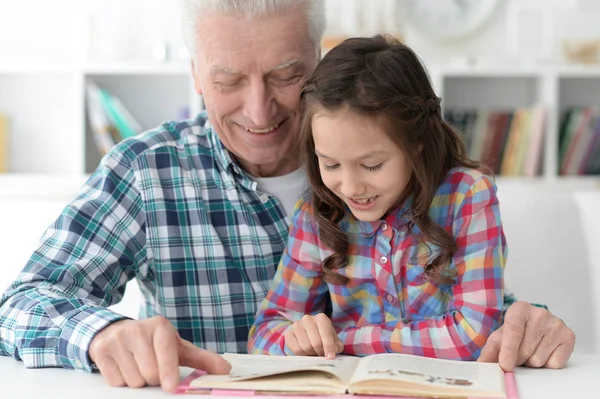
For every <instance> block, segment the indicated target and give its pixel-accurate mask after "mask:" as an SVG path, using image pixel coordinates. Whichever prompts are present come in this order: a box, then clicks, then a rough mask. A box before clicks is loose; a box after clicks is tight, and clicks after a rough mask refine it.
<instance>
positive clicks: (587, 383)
mask: <svg viewBox="0 0 600 399" xmlns="http://www.w3.org/2000/svg"><path fill="white" fill-rule="evenodd" d="M190 371H191V369H187V368H182V369H181V375H182V376H185V375H188V374H189V373H190ZM515 376H516V380H517V387H518V390H519V397H520V399H537V398H544V399H554V398H556V399H559V398H560V399H564V398H569V397H571V398H579V397H587V396H586V394H589V393H590V392H597V381H596V379H597V378H600V356H599V355H573V357H572V358H571V360H570V361H569V364H568V365H567V367H566V368H564V369H562V370H549V369H528V368H518V369H517V370H515ZM0 389H1V391H0V397H2V398H18V397H24V398H37V397H39V398H44V399H71V398H77V399H79V398H85V399H101V398H102V399H105V398H110V399H128V398H136V399H151V398H165V397H172V396H179V397H182V396H181V395H172V394H168V393H166V392H163V391H162V390H161V389H160V388H155V387H147V388H141V389H132V388H112V387H109V386H108V385H107V384H106V383H105V382H104V380H103V378H102V376H101V375H100V374H98V373H93V374H90V373H86V372H83V371H74V370H65V369H57V368H54V369H51V368H48V369H26V368H25V367H23V363H22V362H19V361H16V360H14V359H12V358H10V357H3V356H0ZM594 395H595V394H594ZM193 396H195V395H193ZM190 397H191V396H190ZM220 398H221V399H228V398H227V397H224V396H223V397H220ZM231 399H233V397H232V398H231ZM237 399H239V397H238V398H237Z"/></svg>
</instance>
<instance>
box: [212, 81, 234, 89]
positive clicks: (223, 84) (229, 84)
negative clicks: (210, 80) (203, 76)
mask: <svg viewBox="0 0 600 399" xmlns="http://www.w3.org/2000/svg"><path fill="white" fill-rule="evenodd" d="M239 83H240V81H239V80H232V81H223V82H215V85H216V86H218V87H223V88H226V87H235V86H237V85H238V84H239Z"/></svg>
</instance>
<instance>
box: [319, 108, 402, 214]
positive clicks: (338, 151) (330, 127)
mask: <svg viewBox="0 0 600 399" xmlns="http://www.w3.org/2000/svg"><path fill="white" fill-rule="evenodd" d="M312 132H313V140H314V142H315V153H316V155H317V157H318V159H319V169H320V171H321V178H322V180H323V183H325V185H326V186H327V188H329V189H330V190H331V191H332V192H333V193H335V195H337V196H338V197H339V198H340V199H341V200H342V201H344V202H345V203H346V204H347V205H348V207H349V208H350V210H351V211H352V213H353V214H354V216H355V217H356V218H357V219H359V220H362V221H365V222H372V221H375V220H379V219H382V217H383V216H384V215H385V214H386V213H388V211H389V210H390V209H391V208H394V207H395V206H397V205H398V200H399V199H400V197H401V195H402V194H403V192H404V190H405V189H406V186H407V185H408V182H409V180H410V176H411V173H412V169H411V166H410V163H409V160H408V158H407V157H406V156H405V155H404V152H403V151H402V150H401V149H400V148H399V147H398V145H396V143H394V141H392V139H390V137H389V136H388V135H387V134H386V133H385V131H384V130H383V129H382V128H381V127H378V126H376V124H375V123H374V122H373V121H372V120H371V119H368V118H366V117H364V116H362V115H358V114H356V113H353V112H352V111H351V110H349V109H347V108H343V109H340V110H338V111H334V112H329V111H325V110H323V109H319V110H318V111H317V112H316V113H315V114H314V116H313V118H312Z"/></svg>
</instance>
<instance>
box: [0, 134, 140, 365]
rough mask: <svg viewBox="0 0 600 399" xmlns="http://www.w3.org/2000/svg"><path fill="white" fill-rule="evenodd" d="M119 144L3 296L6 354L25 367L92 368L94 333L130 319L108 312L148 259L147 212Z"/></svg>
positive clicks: (0, 318)
mask: <svg viewBox="0 0 600 399" xmlns="http://www.w3.org/2000/svg"><path fill="white" fill-rule="evenodd" d="M118 147H119V146H117V147H115V148H113V151H111V152H110V153H109V154H108V155H107V156H106V157H105V158H104V160H103V161H102V163H101V164H100V166H99V167H98V169H97V170H96V171H95V172H94V174H92V176H91V177H90V179H89V180H88V181H87V182H86V184H85V185H84V186H83V187H82V190H81V192H80V193H79V195H77V197H76V198H75V199H74V200H73V201H71V202H70V203H69V204H68V205H67V206H66V207H65V208H64V210H63V211H62V212H61V214H60V216H59V217H58V218H57V219H56V221H55V222H54V223H53V225H52V226H50V227H49V228H48V229H47V230H46V231H45V233H44V234H43V236H42V238H41V241H40V244H39V246H38V247H37V249H36V250H35V251H34V253H33V254H32V255H31V257H30V259H29V261H28V262H27V264H26V265H25V267H24V269H23V270H22V272H21V273H20V274H19V276H18V277H17V279H16V281H14V282H13V283H12V284H11V286H10V287H9V288H8V289H7V290H6V291H5V292H4V293H3V295H2V296H1V297H0V354H1V355H5V356H13V357H14V358H16V359H17V360H22V361H23V362H24V365H25V367H65V368H76V369H83V370H86V371H91V370H92V369H93V368H94V367H95V366H94V365H93V364H91V362H90V360H89V356H88V348H89V345H90V342H91V340H92V338H93V337H94V336H95V334H96V333H97V332H98V331H100V330H101V329H103V328H104V327H106V326H107V325H108V324H110V323H112V322H114V321H117V320H121V319H124V318H125V317H124V316H122V315H119V314H117V313H114V312H112V311H110V310H108V309H107V307H108V306H110V305H113V304H115V303H117V302H119V301H120V300H121V299H122V297H123V294H124V292H125V286H126V283H127V282H128V281H129V280H130V279H131V278H133V277H134V275H135V272H136V270H137V267H138V266H139V265H140V264H141V263H144V262H145V261H146V260H145V250H144V246H145V224H144V223H145V222H144V220H145V216H144V212H143V207H142V200H141V197H140V193H139V191H138V190H137V189H136V187H135V179H134V175H133V171H132V168H131V165H130V162H129V161H128V160H127V159H126V157H125V156H124V155H123V154H120V153H119V152H118V151H117V148H118Z"/></svg>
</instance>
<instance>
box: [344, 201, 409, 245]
mask: <svg viewBox="0 0 600 399" xmlns="http://www.w3.org/2000/svg"><path fill="white" fill-rule="evenodd" d="M412 204H413V195H412V194H411V195H409V196H408V197H407V198H406V199H405V200H404V202H403V203H402V205H400V206H398V207H397V208H395V209H394V210H392V211H391V212H390V213H388V214H387V215H386V216H385V217H384V218H383V219H380V220H375V221H372V222H364V221H362V220H358V219H356V218H355V217H354V215H352V214H351V213H350V210H349V209H348V207H347V205H346V211H347V212H348V213H350V214H351V215H352V218H353V219H354V220H355V221H356V222H357V224H358V228H359V230H360V232H361V234H362V235H363V236H365V237H371V236H373V235H374V234H375V233H377V231H379V229H380V228H381V226H382V225H383V224H384V223H386V224H387V225H388V226H391V227H392V228H393V229H394V230H401V229H403V228H404V227H405V226H406V225H407V224H409V223H410V222H411V220H412V219H411V212H410V210H411V208H412Z"/></svg>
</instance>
